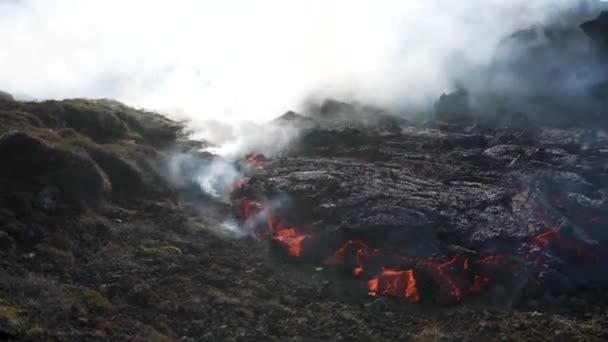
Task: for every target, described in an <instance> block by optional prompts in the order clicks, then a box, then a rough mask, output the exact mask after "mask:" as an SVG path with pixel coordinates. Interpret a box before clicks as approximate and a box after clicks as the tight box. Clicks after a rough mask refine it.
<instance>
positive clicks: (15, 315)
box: [0, 302, 23, 328]
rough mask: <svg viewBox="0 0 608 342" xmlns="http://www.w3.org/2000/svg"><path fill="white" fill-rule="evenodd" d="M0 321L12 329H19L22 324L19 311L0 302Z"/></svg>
mask: <svg viewBox="0 0 608 342" xmlns="http://www.w3.org/2000/svg"><path fill="white" fill-rule="evenodd" d="M0 320H4V321H6V322H7V323H8V324H9V325H10V326H12V327H15V328H17V327H20V326H21V325H22V324H23V320H22V318H21V310H20V309H19V308H18V307H16V306H13V305H11V304H8V303H1V302H0Z"/></svg>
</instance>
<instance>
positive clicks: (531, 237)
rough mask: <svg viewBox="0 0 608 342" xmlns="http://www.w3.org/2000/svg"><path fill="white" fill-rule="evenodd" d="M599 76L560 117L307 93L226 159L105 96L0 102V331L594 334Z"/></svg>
mask: <svg viewBox="0 0 608 342" xmlns="http://www.w3.org/2000/svg"><path fill="white" fill-rule="evenodd" d="M601 23H604V24H601ZM602 25H605V20H600V19H598V21H595V22H593V23H592V24H587V26H586V29H585V32H587V34H589V35H590V36H591V37H592V38H593V39H594V40H598V41H600V42H602V41H603V40H605V36H602V35H601V34H599V33H598V32H601V31H602V27H605V26H602ZM527 33H528V34H523V37H524V38H525V39H526V40H529V39H532V40H534V39H535V38H534V37H536V36H535V34H537V33H538V32H537V31H529V32H527ZM546 33H547V32H545V34H544V36H543V37H545V36H551V35H548V34H546ZM521 36H522V34H520V35H515V36H514V37H521ZM530 37H532V38H530ZM511 39H519V38H512V37H511ZM549 41H551V40H549ZM604 42H605V41H604ZM535 46H536V45H535ZM549 46H550V47H551V48H553V47H555V45H553V44H551V43H550V44H549ZM599 46H602V45H601V44H599ZM599 51H600V52H598V53H600V54H601V49H599ZM593 54H594V55H595V54H596V51H594V52H593ZM598 58H599V57H598ZM547 72H551V73H553V70H551V71H547ZM596 81H597V80H596ZM604 81H605V80H604ZM602 82H603V81H602V80H599V81H597V82H595V83H593V85H592V88H593V90H594V92H593V97H592V98H591V97H590V98H589V101H588V103H589V107H588V108H585V110H581V111H578V112H576V113H575V114H576V115H574V114H573V115H571V116H567V115H566V116H564V115H565V114H563V113H557V112H556V115H555V116H538V112H533V113H531V114H530V115H526V114H525V113H524V114H521V113H520V112H518V111H517V110H515V109H514V107H513V106H512V104H510V103H509V101H506V100H504V99H500V101H498V100H497V101H494V102H492V101H490V102H492V103H494V104H497V105H496V106H493V107H492V108H490V109H491V110H489V111H491V112H492V113H493V114H492V115H489V114H488V115H483V116H482V115H480V110H481V109H483V108H486V107H483V106H481V103H480V102H479V101H469V100H471V98H475V97H476V96H479V94H476V93H474V92H467V91H465V90H459V91H458V92H456V93H453V94H447V95H445V96H443V97H442V98H441V99H439V101H438V102H437V105H436V116H435V117H433V118H432V119H428V118H427V120H420V119H412V120H406V119H403V118H401V117H399V116H394V115H391V114H390V113H387V112H384V111H381V110H377V109H373V108H370V107H366V106H362V105H357V104H349V103H342V102H338V101H332V100H328V101H325V102H323V103H322V104H320V105H319V106H316V107H314V108H311V110H310V111H308V112H306V113H302V114H297V113H293V112H290V113H287V114H285V115H284V116H282V117H280V118H278V119H277V120H275V122H273V123H272V125H273V126H276V127H278V129H279V130H280V129H284V130H286V131H288V132H297V134H295V135H294V136H293V137H292V140H291V142H290V144H288V145H286V146H285V147H284V148H282V149H280V152H278V153H275V154H272V155H263V154H259V152H262V151H256V150H255V148H252V149H251V150H250V151H247V152H246V153H244V154H243V155H242V156H239V158H237V159H226V158H222V157H220V156H217V155H214V154H212V153H209V152H201V151H202V150H204V149H205V148H206V147H208V146H207V143H205V142H200V141H199V142H196V141H191V140H189V139H188V136H187V135H186V134H185V133H184V129H185V127H184V126H183V125H182V124H180V123H177V122H173V121H171V120H168V119H166V118H164V117H162V116H160V115H158V114H154V113H149V112H144V111H140V110H135V109H133V108H129V107H127V106H124V105H122V104H120V103H117V102H114V101H111V100H82V99H77V100H64V101H43V102H21V101H16V100H14V99H12V98H11V97H10V96H9V95H7V94H3V95H2V97H1V98H0V158H1V159H0V160H2V168H0V190H1V191H0V254H1V258H0V269H1V270H2V273H3V275H2V277H1V278H0V339H6V340H62V341H63V340H73V341H82V340H91V341H96V340H100V341H105V340H111V341H114V340H135V341H149V340H152V341H173V340H181V341H260V340H262V341H266V340H269V341H272V340H276V341H326V340H370V341H374V340H420V341H426V340H479V339H484V340H524V339H529V340H547V339H555V340H581V341H583V340H584V341H589V340H598V341H599V340H605V339H606V338H607V337H608V315H607V312H606V305H607V302H606V300H607V297H606V295H605V289H606V288H607V286H608V279H607V278H608V274H607V273H606V262H607V261H606V260H607V258H608V255H606V254H607V252H606V250H607V249H606V240H607V238H608V236H607V235H606V234H607V233H606V228H608V227H607V226H606V222H607V221H606V219H608V218H607V215H608V203H607V201H608V193H607V190H606V189H607V188H606V182H607V181H608V173H607V171H608V167H607V165H608V134H607V133H605V128H606V127H605V125H603V124H602V123H603V122H604V121H605V120H599V121H598V117H600V118H601V117H602V116H601V115H602V114H605V113H603V112H602V110H604V109H602V108H603V107H602V106H601V104H602V103H603V102H602V101H605V98H606V97H605V93H603V92H602V91H603V90H602V89H605V83H602ZM536 95H538V94H536ZM469 97H471V98H469ZM477 99H478V98H477ZM528 100H530V101H532V100H531V99H528ZM536 100H537V101H541V100H538V98H537V99H536ZM579 100H580V98H579ZM498 104H499V105H500V106H499V105H498ZM558 107H559V106H558ZM517 108H518V109H521V108H522V107H517ZM560 108H563V107H560ZM587 109H588V110H587ZM505 111H506V113H507V114H504V113H505ZM281 127H282V128H281Z"/></svg>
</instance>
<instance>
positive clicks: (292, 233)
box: [272, 228, 306, 256]
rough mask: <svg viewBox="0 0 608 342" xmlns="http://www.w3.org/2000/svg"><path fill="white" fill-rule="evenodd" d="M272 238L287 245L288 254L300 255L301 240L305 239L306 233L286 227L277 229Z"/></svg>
mask: <svg viewBox="0 0 608 342" xmlns="http://www.w3.org/2000/svg"><path fill="white" fill-rule="evenodd" d="M272 239H273V240H275V241H277V242H279V243H282V244H284V245H286V246H287V249H288V251H289V254H291V255H293V256H300V255H301V253H302V241H304V239H306V235H303V234H301V233H300V232H298V230H297V229H295V228H286V229H281V230H278V231H277V232H276V233H275V234H274V235H273V236H272Z"/></svg>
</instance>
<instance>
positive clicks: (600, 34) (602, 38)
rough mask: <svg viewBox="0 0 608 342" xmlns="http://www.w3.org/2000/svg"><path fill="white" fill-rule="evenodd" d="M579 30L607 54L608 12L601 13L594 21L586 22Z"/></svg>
mask: <svg viewBox="0 0 608 342" xmlns="http://www.w3.org/2000/svg"><path fill="white" fill-rule="evenodd" d="M581 29H582V30H583V31H584V32H585V34H587V35H588V36H589V38H591V39H592V40H593V42H594V43H595V44H597V46H598V47H599V48H600V49H602V50H603V51H604V52H605V53H608V11H605V12H602V13H601V14H600V15H599V17H597V18H596V19H594V20H590V21H586V22H584V23H583V24H582V25H581Z"/></svg>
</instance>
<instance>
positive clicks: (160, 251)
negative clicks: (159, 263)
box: [142, 245, 182, 258]
mask: <svg viewBox="0 0 608 342" xmlns="http://www.w3.org/2000/svg"><path fill="white" fill-rule="evenodd" d="M142 251H143V252H144V253H146V254H149V255H154V256H158V257H162V258H170V257H176V256H179V255H182V250H181V249H179V248H177V247H175V246H170V245H169V246H160V247H142Z"/></svg>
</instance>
